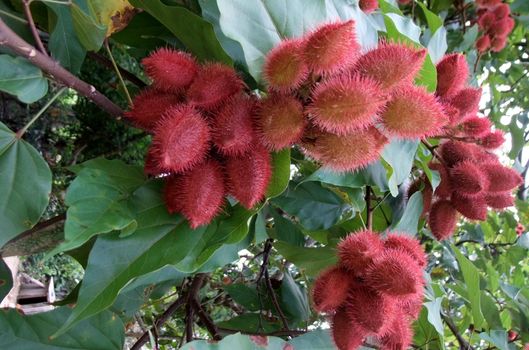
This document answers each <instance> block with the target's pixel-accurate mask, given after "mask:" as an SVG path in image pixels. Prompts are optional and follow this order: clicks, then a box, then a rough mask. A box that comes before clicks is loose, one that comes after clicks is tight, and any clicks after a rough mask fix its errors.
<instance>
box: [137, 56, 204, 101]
mask: <svg viewBox="0 0 529 350" xmlns="http://www.w3.org/2000/svg"><path fill="white" fill-rule="evenodd" d="M142 64H143V66H144V67H145V72H146V73H147V75H148V76H149V77H150V78H151V79H152V80H153V85H154V87H155V88H156V89H158V90H162V91H169V92H178V91H182V90H183V89H185V88H187V87H188V86H189V85H190V84H191V83H192V82H193V79H194V78H195V76H196V74H197V71H198V65H197V63H196V61H195V59H194V58H193V57H192V56H191V55H190V54H188V53H186V52H182V51H176V50H173V49H168V48H161V49H158V50H157V51H155V52H153V53H151V54H150V55H149V56H148V57H146V58H144V59H143V60H142Z"/></svg>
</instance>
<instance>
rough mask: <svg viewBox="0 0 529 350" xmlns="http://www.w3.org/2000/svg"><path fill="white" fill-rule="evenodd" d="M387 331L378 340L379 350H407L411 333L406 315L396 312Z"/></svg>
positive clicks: (410, 340) (411, 337)
mask: <svg viewBox="0 0 529 350" xmlns="http://www.w3.org/2000/svg"><path fill="white" fill-rule="evenodd" d="M388 329H389V331H388V332H387V333H386V334H385V335H384V336H382V337H380V338H379V340H380V350H407V349H409V347H410V344H411V343H412V340H413V332H412V329H411V326H410V322H409V321H408V320H407V319H406V315H405V314H404V313H402V312H398V313H397V314H396V315H395V316H394V317H393V320H392V322H391V324H390V326H389V328H388Z"/></svg>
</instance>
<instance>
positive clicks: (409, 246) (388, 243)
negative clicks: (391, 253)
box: [384, 232, 426, 267]
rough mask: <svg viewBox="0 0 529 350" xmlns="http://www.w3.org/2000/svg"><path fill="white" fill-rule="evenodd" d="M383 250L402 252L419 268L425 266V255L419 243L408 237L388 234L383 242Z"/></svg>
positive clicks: (395, 233)
mask: <svg viewBox="0 0 529 350" xmlns="http://www.w3.org/2000/svg"><path fill="white" fill-rule="evenodd" d="M384 248H385V249H396V250H399V249H400V250H403V251H405V252H406V253H408V255H409V256H411V257H412V258H413V259H414V260H415V262H416V263H417V264H419V266H420V267H424V266H426V254H425V253H424V249H423V247H422V246H421V243H420V242H419V241H418V240H417V239H415V238H413V237H410V236H408V235H405V234H399V233H398V232H393V233H389V234H388V236H387V238H386V239H385V240H384Z"/></svg>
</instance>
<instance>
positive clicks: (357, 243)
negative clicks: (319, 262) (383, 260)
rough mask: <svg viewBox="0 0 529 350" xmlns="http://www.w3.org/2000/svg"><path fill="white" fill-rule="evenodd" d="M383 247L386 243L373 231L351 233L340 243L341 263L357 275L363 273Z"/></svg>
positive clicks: (339, 254)
mask: <svg viewBox="0 0 529 350" xmlns="http://www.w3.org/2000/svg"><path fill="white" fill-rule="evenodd" d="M383 249H384V243H383V242H382V241H381V239H380V236H379V235H378V234H376V233H374V232H373V231H370V230H363V231H359V232H355V233H351V234H349V235H348V236H347V237H345V238H344V239H343V240H342V241H341V242H340V243H339V244H338V258H339V264H340V266H342V267H343V268H345V269H346V270H348V271H350V272H351V273H353V274H354V275H356V276H359V275H362V274H363V273H364V272H365V270H366V268H367V267H368V265H369V264H371V263H372V262H373V259H374V258H375V257H376V256H378V255H380V254H381V253H382V251H383Z"/></svg>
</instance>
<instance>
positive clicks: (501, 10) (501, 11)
mask: <svg viewBox="0 0 529 350" xmlns="http://www.w3.org/2000/svg"><path fill="white" fill-rule="evenodd" d="M492 12H493V13H494V16H496V18H497V19H502V18H505V17H507V16H509V14H510V13H511V8H510V7H509V5H507V4H498V5H496V6H495V7H494V10H493V11H492Z"/></svg>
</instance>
